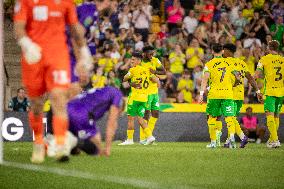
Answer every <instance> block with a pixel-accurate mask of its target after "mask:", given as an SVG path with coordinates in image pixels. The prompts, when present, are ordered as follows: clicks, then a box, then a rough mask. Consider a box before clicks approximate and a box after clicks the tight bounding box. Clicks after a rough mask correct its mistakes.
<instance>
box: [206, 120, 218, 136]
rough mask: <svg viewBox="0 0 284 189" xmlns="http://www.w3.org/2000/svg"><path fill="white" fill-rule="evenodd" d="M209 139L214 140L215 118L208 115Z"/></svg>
mask: <svg viewBox="0 0 284 189" xmlns="http://www.w3.org/2000/svg"><path fill="white" fill-rule="evenodd" d="M207 123H208V128H209V135H210V139H211V141H216V139H217V136H216V118H213V117H210V118H209V119H208V121H207Z"/></svg>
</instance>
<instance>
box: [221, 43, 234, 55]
mask: <svg viewBox="0 0 284 189" xmlns="http://www.w3.org/2000/svg"><path fill="white" fill-rule="evenodd" d="M223 49H227V50H229V51H230V52H232V53H235V52H236V50H237V48H236V45H234V44H232V43H227V44H225V45H224V46H223Z"/></svg>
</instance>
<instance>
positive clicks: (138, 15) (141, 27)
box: [133, 0, 152, 42]
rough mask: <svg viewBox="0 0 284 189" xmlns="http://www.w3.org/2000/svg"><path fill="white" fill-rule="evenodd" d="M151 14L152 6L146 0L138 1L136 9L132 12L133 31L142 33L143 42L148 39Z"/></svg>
mask: <svg viewBox="0 0 284 189" xmlns="http://www.w3.org/2000/svg"><path fill="white" fill-rule="evenodd" d="M143 4H144V5H143ZM151 14H152V7H151V6H150V5H149V1H148V0H144V1H139V3H138V9H137V10H135V11H134V12H133V24H134V27H135V32H136V33H140V34H141V35H142V37H143V41H144V42H147V40H148V35H149V28H150V23H151V20H152V15H151Z"/></svg>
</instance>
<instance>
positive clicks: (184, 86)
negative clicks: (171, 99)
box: [177, 69, 194, 103]
mask: <svg viewBox="0 0 284 189" xmlns="http://www.w3.org/2000/svg"><path fill="white" fill-rule="evenodd" d="M193 90H194V86H193V81H192V79H191V74H190V72H189V70H187V69H185V70H184V72H183V75H182V77H181V79H180V80H179V82H178V86H177V91H178V95H177V102H178V103H192V93H193Z"/></svg>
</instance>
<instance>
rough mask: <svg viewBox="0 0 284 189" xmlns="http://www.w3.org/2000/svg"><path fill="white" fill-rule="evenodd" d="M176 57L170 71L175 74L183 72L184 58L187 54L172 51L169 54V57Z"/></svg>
mask: <svg viewBox="0 0 284 189" xmlns="http://www.w3.org/2000/svg"><path fill="white" fill-rule="evenodd" d="M172 58H174V59H175V61H174V62H172V63H171V65H170V71H171V72H172V73H174V74H181V73H182V72H183V62H182V60H183V59H185V54H180V55H179V56H178V55H177V54H176V53H175V52H172V53H171V54H170V56H169V59H172Z"/></svg>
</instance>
